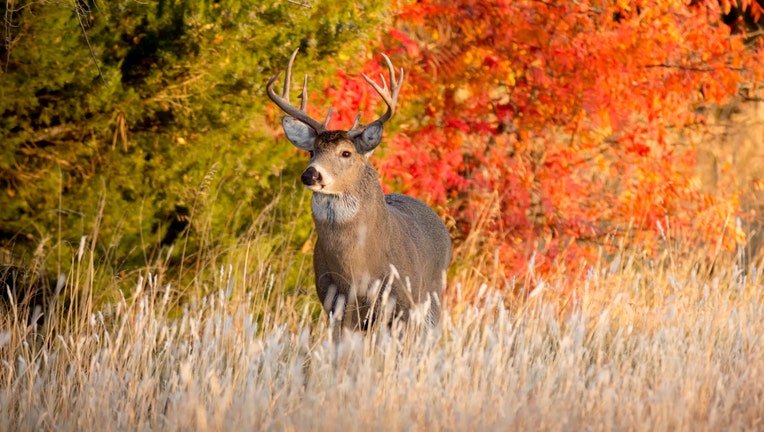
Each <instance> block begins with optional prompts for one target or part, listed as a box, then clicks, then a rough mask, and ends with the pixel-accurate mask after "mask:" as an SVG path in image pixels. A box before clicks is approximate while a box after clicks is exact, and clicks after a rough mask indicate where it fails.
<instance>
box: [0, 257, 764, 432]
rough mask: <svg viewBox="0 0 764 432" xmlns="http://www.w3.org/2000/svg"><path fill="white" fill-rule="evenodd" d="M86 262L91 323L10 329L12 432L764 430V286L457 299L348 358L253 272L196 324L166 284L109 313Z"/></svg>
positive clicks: (223, 291) (547, 283) (648, 275)
mask: <svg viewBox="0 0 764 432" xmlns="http://www.w3.org/2000/svg"><path fill="white" fill-rule="evenodd" d="M88 254H89V253H88V252H87V251H86V252H85V253H84V254H83V255H84V256H81V260H80V261H78V262H77V263H75V264H74V266H73V268H72V269H71V271H70V273H69V274H70V276H69V278H68V281H67V284H66V285H65V286H63V287H62V288H61V289H63V290H76V291H77V292H78V294H77V295H78V296H80V298H79V300H80V301H79V302H78V304H79V305H80V306H78V307H76V308H68V307H65V306H64V305H63V304H62V303H53V304H52V306H51V307H50V309H49V310H45V311H42V313H43V314H44V316H45V321H44V322H43V323H42V324H39V325H28V324H27V323H28V316H24V315H25V312H24V311H23V309H22V308H21V307H19V306H18V305H15V306H11V307H9V308H7V310H6V311H4V314H3V315H2V317H0V413H2V415H0V430H2V431H17V430H20V431H25V430H64V431H75V430H77V431H80V430H99V431H104V430H105V431H108V430H178V431H189V430H385V431H390V430H552V431H571V430H650V431H661V430H666V431H677V430H688V431H690V430H691V431H702V430H713V431H717V430H761V429H762V428H764V341H762V338H763V337H764V336H763V335H764V303H762V290H763V289H764V285H762V278H761V276H762V270H761V269H760V268H759V267H755V266H751V267H750V268H737V267H736V266H735V265H734V263H731V262H730V263H727V264H724V265H721V264H718V265H717V266H716V267H714V268H713V270H712V271H711V270H700V269H701V268H703V267H701V266H697V265H694V263H693V260H691V259H685V260H678V259H675V258H676V257H674V256H671V255H668V254H666V255H664V258H663V259H661V260H658V261H656V262H652V261H646V260H643V259H638V258H637V257H636V256H634V255H629V254H625V255H623V256H620V257H617V258H616V259H615V261H613V262H611V263H609V264H602V265H600V266H593V267H591V268H589V269H588V271H587V273H586V274H585V276H584V277H583V278H581V280H580V281H579V282H573V283H572V290H570V291H563V290H562V287H563V286H565V284H567V283H569V281H565V280H564V279H563V278H562V277H560V276H557V277H550V278H549V279H548V280H540V279H537V282H536V283H535V284H534V285H532V286H531V285H530V283H528V284H526V285H527V286H525V292H526V296H527V299H526V300H525V301H524V302H522V303H518V302H509V301H505V299H503V298H502V297H501V296H500V295H499V294H498V293H497V292H495V291H493V290H492V289H491V288H490V287H485V286H482V287H478V288H477V290H478V296H477V298H476V299H471V300H470V301H469V302H466V301H461V300H460V298H459V295H458V293H459V292H460V291H462V287H461V286H458V285H456V286H454V285H451V287H450V288H449V293H450V294H449V296H447V304H446V305H445V306H446V308H445V309H446V312H445V313H444V316H443V320H442V322H441V325H440V326H439V327H438V328H437V329H436V330H434V331H430V332H427V333H424V332H421V331H416V330H415V331H408V332H403V333H402V334H400V335H396V336H391V335H390V333H388V332H387V331H386V330H380V331H378V332H376V333H373V334H371V335H368V336H366V337H364V336H362V335H361V334H352V335H349V336H347V337H345V338H343V339H342V340H341V341H340V342H339V343H336V344H335V343H334V342H330V341H329V340H328V337H329V336H328V334H329V333H328V331H327V320H326V318H325V317H324V316H320V318H316V314H314V313H313V312H314V308H316V307H317V306H316V304H315V303H312V302H310V301H305V300H304V298H305V297H306V296H305V295H303V296H298V295H285V294H284V292H285V290H286V289H287V288H288V287H283V286H275V285H274V283H273V281H274V280H277V278H272V277H269V276H268V274H265V275H263V276H262V277H260V278H259V279H258V280H260V281H262V283H254V284H252V283H251V281H252V280H251V279H246V278H242V277H239V276H237V274H241V273H242V272H241V268H240V266H241V265H243V262H241V261H239V262H238V263H236V262H228V263H224V264H221V267H220V271H219V273H218V275H217V276H216V277H215V278H214V285H215V286H213V287H210V290H211V292H212V294H210V295H208V296H206V297H203V298H192V299H191V300H190V301H188V302H187V304H186V305H185V306H182V311H181V313H179V312H178V311H177V310H176V309H177V307H176V306H174V305H173V304H172V303H173V302H172V301H170V300H169V299H171V298H173V295H172V294H171V290H172V289H173V288H172V286H171V284H167V285H161V284H158V283H157V282H156V277H154V276H151V275H149V276H148V277H145V278H141V280H140V281H138V282H137V286H136V287H135V290H134V292H133V295H132V296H131V297H130V298H124V299H120V300H118V301H116V302H114V303H113V304H110V305H108V306H107V307H104V308H100V309H99V308H96V307H95V306H93V303H92V302H91V301H89V300H88V298H89V292H88V290H89V289H90V287H89V285H88V284H89V282H88V281H89V280H91V275H89V273H90V272H92V271H93V267H92V262H91V263H88V257H87V255H88ZM262 264H266V263H262ZM248 280H249V282H250V283H249V286H247V281H248ZM506 304H520V306H514V307H512V309H509V308H507V307H506V306H505V305H506ZM456 311H460V312H456ZM26 314H28V312H27V313H26Z"/></svg>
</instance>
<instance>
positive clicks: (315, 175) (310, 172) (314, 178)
mask: <svg viewBox="0 0 764 432" xmlns="http://www.w3.org/2000/svg"><path fill="white" fill-rule="evenodd" d="M300 179H301V180H302V184H304V185H306V186H312V185H314V184H316V183H318V182H320V181H321V173H320V172H318V170H317V169H316V168H314V167H312V166H309V167H308V169H306V170H305V172H304V173H302V176H301V177H300Z"/></svg>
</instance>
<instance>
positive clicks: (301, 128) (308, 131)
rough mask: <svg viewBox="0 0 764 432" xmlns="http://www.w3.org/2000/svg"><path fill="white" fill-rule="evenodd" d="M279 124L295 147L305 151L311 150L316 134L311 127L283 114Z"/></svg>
mask: <svg viewBox="0 0 764 432" xmlns="http://www.w3.org/2000/svg"><path fill="white" fill-rule="evenodd" d="M281 126H282V127H283V128H284V133H285V134H286V137H287V139H288V140H289V142H291V143H292V144H294V146H295V147H297V148H299V149H302V150H307V151H312V150H313V143H315V141H316V136H318V134H316V131H315V130H313V128H312V127H310V126H308V125H306V124H305V123H303V122H301V121H300V120H297V119H296V118H294V117H289V116H284V118H282V119H281Z"/></svg>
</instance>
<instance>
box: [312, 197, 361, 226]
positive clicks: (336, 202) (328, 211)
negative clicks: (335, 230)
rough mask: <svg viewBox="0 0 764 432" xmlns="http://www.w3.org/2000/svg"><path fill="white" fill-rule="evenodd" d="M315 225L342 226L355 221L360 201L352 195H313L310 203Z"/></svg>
mask: <svg viewBox="0 0 764 432" xmlns="http://www.w3.org/2000/svg"><path fill="white" fill-rule="evenodd" d="M310 207H311V209H312V210H313V219H314V220H315V221H316V223H319V222H320V223H329V224H344V223H348V222H350V221H352V220H353V219H355V217H356V215H357V214H358V210H359V209H360V208H361V200H360V198H359V197H358V196H356V195H354V194H352V193H343V194H341V195H328V194H322V193H314V194H313V199H311V201H310Z"/></svg>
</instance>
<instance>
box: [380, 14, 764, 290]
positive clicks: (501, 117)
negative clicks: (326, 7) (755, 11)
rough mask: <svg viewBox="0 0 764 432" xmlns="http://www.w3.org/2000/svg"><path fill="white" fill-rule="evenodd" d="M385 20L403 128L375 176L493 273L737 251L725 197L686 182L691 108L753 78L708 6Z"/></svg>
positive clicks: (697, 123) (730, 197)
mask: <svg viewBox="0 0 764 432" xmlns="http://www.w3.org/2000/svg"><path fill="white" fill-rule="evenodd" d="M399 8H400V13H399V14H398V15H397V16H396V22H395V24H394V25H393V27H392V28H391V29H390V30H389V31H388V32H387V33H386V35H385V37H384V43H385V46H386V49H387V50H388V51H391V52H393V53H394V54H395V55H396V56H398V59H397V61H399V62H402V63H408V64H407V65H406V66H407V71H408V78H407V85H406V87H405V88H404V94H403V95H402V96H401V98H402V100H405V103H404V108H403V109H404V112H405V114H403V115H402V116H401V117H405V116H406V115H408V116H409V118H408V119H405V120H400V129H401V130H402V131H403V132H404V133H399V134H396V135H395V137H394V138H393V139H392V142H390V141H388V144H387V145H388V148H389V150H388V151H387V153H386V158H385V159H384V161H383V162H382V171H383V173H384V175H385V176H386V177H387V178H390V179H394V180H392V181H393V185H394V187H399V188H402V189H404V190H406V191H408V192H411V193H414V194H417V195H424V196H429V197H430V199H431V200H432V202H434V203H437V204H440V205H442V206H444V208H445V209H446V211H445V212H446V213H447V214H448V215H449V216H450V217H453V218H454V220H455V223H456V231H457V232H458V233H459V234H460V235H461V236H463V237H466V236H469V235H470V233H471V232H475V231H476V230H479V231H480V237H479V247H478V249H480V250H482V251H483V253H484V256H485V258H486V259H488V260H490V261H491V262H492V265H494V266H495V267H497V268H500V269H503V270H504V273H505V274H507V275H512V274H523V272H525V271H527V270H529V264H530V265H533V266H534V267H535V268H534V269H533V270H534V271H535V272H538V271H544V270H549V269H550V268H551V266H553V265H555V264H557V265H563V266H569V267H570V266H571V265H572V266H573V267H572V268H575V266H576V265H578V264H579V263H580V262H582V260H583V261H587V260H588V261H589V262H591V261H592V260H594V259H596V258H597V257H598V256H599V254H600V253H601V251H603V250H604V251H606V252H607V251H612V250H613V247H614V246H615V245H618V244H623V243H624V242H626V243H628V244H629V245H630V246H631V247H633V248H635V249H637V250H639V251H642V253H644V254H645V255H646V256H648V257H650V256H652V255H653V253H654V252H655V251H656V250H657V249H658V247H659V243H660V242H662V241H665V240H666V239H668V238H677V239H680V240H682V241H686V242H689V243H690V244H703V243H708V244H716V243H717V242H718V243H720V244H721V245H723V247H724V248H732V247H734V245H735V244H737V243H739V242H741V241H743V240H744V233H743V232H742V231H741V230H740V229H739V228H738V227H736V226H735V223H734V219H735V214H736V210H737V207H738V202H737V196H736V192H735V190H733V189H732V188H728V189H724V188H722V189H720V190H717V191H716V192H715V193H713V194H709V193H703V192H701V187H700V186H701V185H700V184H699V180H698V178H697V176H695V175H694V173H693V165H694V161H695V145H696V140H695V139H694V135H693V134H694V132H697V131H698V130H699V128H702V118H701V117H699V116H698V115H696V113H695V111H694V109H695V108H697V107H698V106H699V105H700V104H706V103H709V102H718V101H723V100H725V98H727V97H729V96H730V95H733V94H735V93H736V92H737V90H738V86H739V85H740V84H741V83H744V82H747V83H755V82H757V81H758V80H759V79H760V78H761V76H760V74H761V71H762V70H763V69H762V68H761V57H760V52H759V51H756V50H755V49H750V48H747V47H746V46H744V44H743V39H742V38H741V37H740V36H736V35H731V33H730V28H729V27H728V26H726V25H724V24H722V22H721V21H720V17H721V16H722V13H723V11H722V10H721V9H720V8H721V6H720V4H719V3H717V2H696V3H695V4H693V5H689V4H687V3H686V2H684V1H672V0H666V1H658V2H653V1H649V2H648V1H607V0H589V1H579V2H562V1H549V2H547V1H544V2H542V1H532V0H525V1H511V2H509V1H495V2H464V1H455V0H447V1H446V0H441V1H424V2H416V3H413V4H401V5H399ZM374 65H376V62H372V66H369V67H370V68H372V69H373V67H374ZM603 247H604V249H602V248H603ZM712 249H713V248H712ZM532 257H533V258H532ZM476 265H477V264H476Z"/></svg>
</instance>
